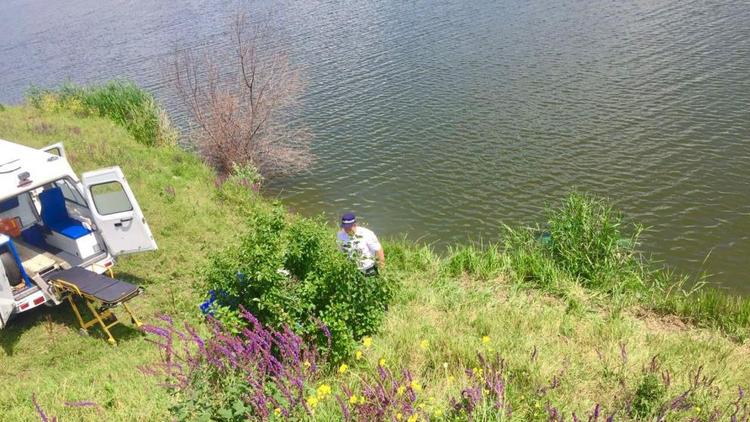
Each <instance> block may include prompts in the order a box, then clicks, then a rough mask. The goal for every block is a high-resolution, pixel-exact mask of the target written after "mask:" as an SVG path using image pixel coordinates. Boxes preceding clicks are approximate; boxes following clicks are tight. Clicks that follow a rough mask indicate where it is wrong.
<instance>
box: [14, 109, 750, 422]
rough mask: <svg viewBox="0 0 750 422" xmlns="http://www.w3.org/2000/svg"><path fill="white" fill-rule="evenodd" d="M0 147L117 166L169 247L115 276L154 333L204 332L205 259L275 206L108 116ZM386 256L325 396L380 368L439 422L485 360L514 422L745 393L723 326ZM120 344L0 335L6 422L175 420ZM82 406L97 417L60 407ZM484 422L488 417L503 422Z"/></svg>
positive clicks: (148, 352) (736, 348) (502, 260)
mask: <svg viewBox="0 0 750 422" xmlns="http://www.w3.org/2000/svg"><path fill="white" fill-rule="evenodd" d="M0 138H2V139H7V140H13V141H17V142H21V143H25V144H28V145H33V146H43V145H46V144H50V143H53V142H58V141H63V142H64V143H65V146H66V148H67V151H68V155H69V157H70V160H71V162H72V163H73V165H74V167H75V169H76V170H77V171H85V170H90V169H94V168H98V167H103V166H109V165H119V166H121V167H122V168H123V171H124V172H125V174H126V175H127V176H128V180H129V182H130V184H131V186H132V188H133V190H134V191H135V194H136V196H137V197H138V199H139V202H140V204H141V207H142V208H143V210H144V213H145V214H146V217H147V218H148V220H149V224H150V226H151V228H152V230H153V232H154V236H155V237H156V239H157V242H158V243H159V247H160V249H159V251H157V252H153V253H145V254H141V255H134V256H131V257H127V258H123V259H121V260H120V261H119V263H118V265H117V267H116V268H115V271H116V274H117V275H118V276H119V277H122V278H124V279H127V280H130V281H134V282H137V283H139V284H141V285H143V286H145V287H146V294H145V295H144V296H142V297H139V298H137V299H135V300H134V301H133V302H132V303H133V307H134V309H135V311H136V312H137V313H138V314H139V315H140V316H142V317H143V319H144V320H146V322H151V323H154V322H155V321H156V319H155V318H154V316H155V315H156V314H157V313H168V314H170V315H172V316H173V317H174V318H175V320H177V321H182V320H187V321H190V322H192V323H198V319H197V315H196V314H197V308H196V306H197V304H198V303H199V302H200V301H201V300H202V292H198V291H195V290H194V284H195V282H196V280H197V279H198V277H199V270H200V269H201V268H202V267H203V266H204V264H205V263H206V257H207V254H208V253H211V252H212V251H215V250H217V249H219V248H222V247H224V246H225V245H227V244H231V243H232V242H234V240H235V238H236V236H237V234H238V233H239V232H241V231H243V230H251V228H248V227H243V222H244V221H245V219H244V218H243V217H242V216H243V213H245V212H247V211H248V210H252V209H262V208H264V207H266V206H267V205H266V203H265V202H264V200H262V199H257V198H255V197H253V196H252V195H249V194H248V195H240V194H238V192H233V193H232V194H231V195H230V194H228V192H226V190H221V189H217V188H216V186H215V181H214V175H213V174H212V172H211V171H210V170H209V169H208V168H206V167H205V166H204V165H202V164H201V163H200V162H199V161H198V160H197V159H196V158H195V157H194V156H192V155H190V154H188V153H185V152H183V151H180V150H179V149H177V148H173V147H169V146H155V147H148V146H144V145H143V144H142V143H138V142H136V141H135V140H134V139H133V137H132V135H130V134H128V132H126V131H125V130H124V129H122V128H121V127H119V126H116V125H115V124H114V123H112V122H110V121H109V120H104V119H102V118H97V117H85V118H83V117H79V116H76V115H73V114H70V113H67V112H65V111H54V112H50V111H39V110H37V109H34V108H31V107H8V108H6V109H5V110H3V111H0ZM385 250H386V255H387V260H388V263H389V264H388V269H387V271H388V272H389V274H388V276H389V277H392V278H394V279H398V280H399V281H400V283H401V285H402V288H401V290H400V292H399V293H398V294H397V296H396V300H395V303H393V304H392V305H391V306H390V307H389V310H388V312H387V315H386V319H385V322H384V325H383V328H382V330H381V331H380V333H379V334H378V335H376V336H374V337H373V338H372V345H371V346H369V347H365V346H362V347H361V349H360V351H361V352H362V358H361V359H357V358H356V357H352V358H351V359H350V361H348V364H349V370H347V371H346V372H345V373H343V374H337V373H336V371H332V372H333V373H332V374H328V375H325V376H324V378H323V379H322V380H320V382H322V383H327V384H329V385H333V386H334V388H338V386H341V385H348V386H350V387H351V388H352V389H354V390H356V389H357V388H359V386H360V385H361V380H363V379H369V378H371V377H372V374H373V373H374V372H375V368H376V367H377V365H378V363H379V362H381V359H384V360H383V361H382V363H383V364H384V365H385V366H387V367H389V368H391V369H392V370H395V371H398V370H400V369H409V370H410V371H411V373H412V374H413V375H414V377H415V379H417V380H418V382H419V383H420V390H421V391H420V393H419V401H418V403H419V404H421V405H422V406H423V408H424V409H425V413H426V414H429V415H430V416H431V417H432V418H434V419H437V420H440V419H442V418H444V417H445V415H446V414H448V413H449V410H450V404H449V400H450V398H451V397H458V396H460V394H461V390H462V389H463V388H465V386H466V382H467V379H468V378H469V374H470V373H471V371H472V369H473V368H477V367H478V366H479V365H480V363H479V360H478V358H477V352H482V353H484V354H493V353H496V352H497V353H499V354H500V355H501V356H502V357H503V358H504V359H505V362H506V364H507V371H508V372H509V374H508V377H509V378H508V379H509V380H510V381H512V382H510V383H509V387H508V391H507V399H508V403H509V405H511V406H512V409H513V412H512V416H511V417H510V418H512V419H513V420H549V419H550V414H551V412H552V410H553V409H552V408H554V410H555V411H557V412H559V413H562V414H563V415H564V416H565V420H570V419H571V414H572V412H576V414H577V415H578V416H579V417H582V418H583V419H584V420H586V419H587V418H588V416H585V415H588V414H590V413H592V412H593V409H594V407H595V405H596V404H599V405H601V406H602V413H603V414H605V413H606V412H607V411H608V410H611V409H624V408H625V407H627V406H630V408H631V409H630V410H627V409H626V410H620V413H618V417H617V420H620V419H638V415H639V414H645V413H638V412H639V410H633V407H634V406H635V407H637V408H638V409H641V408H644V409H646V410H648V409H647V408H648V406H664V405H665V403H666V406H670V405H672V404H673V403H677V405H678V406H679V408H678V409H677V410H675V411H674V412H673V413H672V415H671V416H670V419H671V420H690V419H697V420H710V418H711V413H712V412H714V411H717V410H716V409H720V410H722V411H723V412H724V413H723V415H724V416H725V417H727V416H728V415H731V414H732V411H733V409H734V408H733V403H734V402H735V401H737V398H738V386H743V387H747V386H748V384H747V380H748V379H750V365H748V364H747V362H748V357H750V347H749V346H748V344H747V343H746V342H742V341H740V340H738V338H742V337H738V336H733V337H729V336H727V335H725V334H723V333H722V332H721V331H720V330H719V328H720V327H719V328H696V327H695V326H693V325H691V324H686V323H685V322H683V320H681V319H679V318H677V317H674V316H668V315H667V316H660V315H659V314H656V313H654V312H652V311H651V308H650V307H643V306H639V305H638V303H639V302H638V301H627V300H619V299H613V298H612V296H611V295H609V294H607V293H604V292H603V291H599V290H595V289H588V288H584V287H581V285H580V284H577V283H575V282H572V281H571V280H569V279H566V278H565V276H563V275H562V274H561V273H555V279H554V283H553V284H554V288H552V287H550V288H548V289H546V291H547V292H552V293H554V295H551V294H549V293H544V291H543V290H540V289H538V288H536V287H535V284H534V283H531V282H528V281H526V280H527V278H528V277H525V276H524V275H523V274H520V273H519V268H518V262H516V261H514V260H513V259H512V257H511V256H508V255H505V254H503V253H502V252H500V251H494V252H491V253H485V254H480V255H472V253H473V252H472V250H471V249H467V248H459V249H457V250H456V251H454V253H453V254H452V256H451V257H447V258H443V257H438V256H436V255H435V254H433V253H432V251H430V250H429V249H428V248H426V247H421V246H417V245H414V244H411V243H409V242H404V241H392V242H386V243H385ZM461 257H464V258H466V259H463V261H462V260H461V259H460V258H461ZM487 257H491V258H487ZM467 262H468V263H470V264H471V265H469V264H466V263H467ZM472 262H473V263H472ZM477 262H479V263H480V264H481V265H484V267H482V268H481V269H478V268H477V267H478V266H481V265H480V264H477ZM457 263H461V264H460V265H458V264H457ZM115 335H116V337H118V339H119V340H120V342H119V344H118V345H117V346H116V347H111V346H109V345H108V344H107V343H106V341H105V340H104V339H103V338H102V337H101V336H99V335H98V333H97V332H96V330H93V334H92V336H91V337H81V336H79V335H78V334H77V324H76V323H75V321H74V319H73V315H72V313H71V312H70V310H69V308H68V306H67V305H62V306H60V307H57V308H53V309H41V310H37V311H35V312H30V313H27V314H26V315H24V316H23V317H21V318H18V319H16V320H15V321H13V323H12V324H11V326H10V328H8V329H6V330H4V331H2V332H0V362H2V365H0V385H3V386H4V388H3V393H2V394H0V414H2V415H3V419H4V420H34V419H35V418H36V414H35V410H34V406H33V404H32V395H36V398H37V401H38V402H39V404H40V405H41V406H42V407H43V408H44V409H45V410H46V411H47V412H48V413H49V414H52V415H57V416H59V417H61V419H62V420H102V419H106V420H123V421H125V420H128V421H129V420H166V419H168V417H169V413H168V407H169V405H170V403H171V401H170V397H169V396H168V395H167V393H166V392H165V390H164V389H163V388H162V387H160V386H158V385H157V382H156V381H157V380H155V379H153V378H152V377H147V376H144V375H142V374H141V373H140V372H139V371H138V367H139V366H141V365H144V364H149V363H151V362H154V361H156V360H158V358H159V356H158V352H157V350H156V348H155V347H153V345H152V344H150V343H149V342H148V341H146V340H145V337H144V336H143V335H142V334H141V333H140V332H138V331H136V330H134V329H132V328H129V327H117V328H116V329H115ZM467 371H468V372H467ZM654 380H656V381H654ZM682 396H684V397H683V398H682V399H680V397H682ZM675 400H677V401H678V402H675ZM680 400H681V401H680ZM82 401H87V402H94V403H96V406H94V407H81V406H75V405H74V406H66V402H68V403H69V402H82ZM743 403H744V402H741V403H740V406H741V405H743ZM677 405H676V406H677ZM639 406H640V407H639ZM727 410H728V413H727ZM485 411H486V412H487V413H483V414H479V415H477V416H478V418H479V419H490V420H497V419H501V418H502V417H501V416H498V415H497V414H495V413H492V412H490V411H489V410H486V409H485ZM644 411H645V410H644ZM503 414H505V413H503ZM340 417H341V416H340V413H339V407H338V405H337V404H336V402H335V401H334V400H332V399H329V400H328V401H326V402H324V403H321V404H320V407H319V411H318V412H317V413H316V418H317V419H320V420H335V419H339V418H340ZM393 418H394V419H397V415H395V414H394V415H393ZM404 420H406V418H404Z"/></svg>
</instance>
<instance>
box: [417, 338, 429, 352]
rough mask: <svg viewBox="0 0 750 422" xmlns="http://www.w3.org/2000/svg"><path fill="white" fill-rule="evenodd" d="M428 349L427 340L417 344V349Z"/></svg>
mask: <svg viewBox="0 0 750 422" xmlns="http://www.w3.org/2000/svg"><path fill="white" fill-rule="evenodd" d="M429 347H430V342H429V341H428V340H422V341H420V342H419V348H420V349H422V350H427V349H428V348H429Z"/></svg>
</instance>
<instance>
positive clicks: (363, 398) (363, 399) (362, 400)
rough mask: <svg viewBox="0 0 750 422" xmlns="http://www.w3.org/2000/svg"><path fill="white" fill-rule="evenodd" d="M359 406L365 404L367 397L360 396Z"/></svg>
mask: <svg viewBox="0 0 750 422" xmlns="http://www.w3.org/2000/svg"><path fill="white" fill-rule="evenodd" d="M359 404H365V396H359Z"/></svg>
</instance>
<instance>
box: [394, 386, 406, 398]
mask: <svg viewBox="0 0 750 422" xmlns="http://www.w3.org/2000/svg"><path fill="white" fill-rule="evenodd" d="M405 391H406V387H404V386H403V385H399V386H398V388H397V389H396V395H398V396H403V395H404V392H405Z"/></svg>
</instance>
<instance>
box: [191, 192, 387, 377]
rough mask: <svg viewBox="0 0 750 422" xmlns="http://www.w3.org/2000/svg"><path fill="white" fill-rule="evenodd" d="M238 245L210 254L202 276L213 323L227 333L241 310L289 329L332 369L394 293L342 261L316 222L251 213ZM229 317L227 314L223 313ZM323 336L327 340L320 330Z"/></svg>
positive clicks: (275, 212)
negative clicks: (212, 296)
mask: <svg viewBox="0 0 750 422" xmlns="http://www.w3.org/2000/svg"><path fill="white" fill-rule="evenodd" d="M248 227H249V230H248V231H247V233H245V234H243V235H242V236H241V239H240V242H239V245H237V246H230V247H228V248H227V249H225V250H223V251H221V252H219V253H217V254H215V255H214V256H213V257H212V258H211V259H210V264H209V265H208V267H207V268H206V270H205V273H204V279H205V282H206V287H207V288H208V289H209V290H214V291H216V292H220V293H218V294H217V297H218V299H217V307H218V308H219V310H220V313H219V317H220V318H221V319H222V321H224V322H227V323H228V324H229V325H230V326H231V325H232V324H235V323H236V322H237V321H239V318H237V317H236V315H235V316H232V315H231V313H232V312H234V313H235V314H236V313H237V312H238V310H239V309H240V306H243V307H245V308H246V309H247V310H248V311H250V312H251V313H252V314H254V315H255V316H256V317H257V318H258V319H259V320H260V321H261V322H263V323H264V324H268V325H269V326H271V327H273V328H277V329H279V328H281V327H282V326H284V325H287V326H289V327H290V328H292V329H293V330H295V331H296V332H297V333H298V334H301V335H303V336H305V337H307V338H308V339H313V340H314V341H315V343H316V344H317V345H318V347H320V348H321V349H322V350H323V351H324V352H329V353H330V354H331V359H332V361H334V362H336V361H338V360H341V359H343V358H345V357H347V356H348V355H349V354H350V353H351V352H352V351H353V350H354V347H355V346H356V342H357V341H358V340H359V339H360V338H362V337H363V336H365V335H369V334H372V333H373V332H375V331H376V330H377V328H378V327H379V325H380V323H381V321H382V318H383V316H384V312H385V308H386V306H387V304H388V303H389V302H390V300H391V298H392V296H393V292H394V287H393V283H392V282H391V281H389V280H387V279H386V277H384V276H382V275H381V276H380V277H377V278H366V277H365V276H364V275H363V274H362V273H361V272H360V271H359V270H358V268H357V265H356V263H354V262H352V261H351V260H350V259H348V258H347V257H346V255H344V254H342V253H341V252H340V251H339V249H338V246H337V245H336V242H335V236H334V234H333V233H332V231H331V230H330V228H329V227H328V226H326V224H325V223H324V222H323V221H321V220H315V219H308V218H293V219H291V220H289V221H288V220H287V218H286V213H285V211H284V209H283V208H282V207H281V206H278V205H276V206H275V207H273V208H272V209H271V210H270V211H268V210H261V209H258V210H254V211H253V212H252V213H251V215H250V216H249V219H248ZM228 310H229V311H231V312H228ZM322 325H325V327H326V328H327V329H328V330H329V331H330V333H331V337H332V338H331V341H332V343H331V345H330V349H329V345H328V338H327V337H326V335H325V334H324V332H323V330H322V329H321V326H322Z"/></svg>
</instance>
